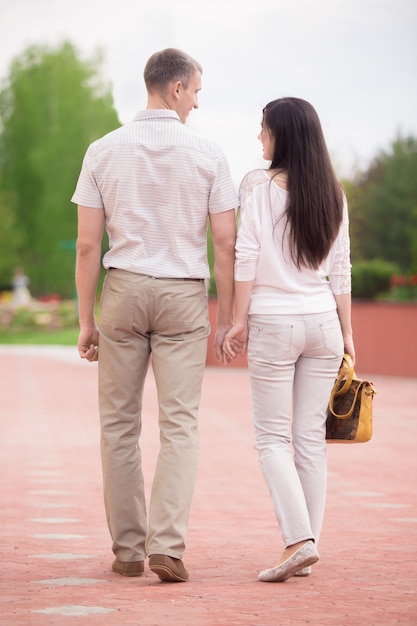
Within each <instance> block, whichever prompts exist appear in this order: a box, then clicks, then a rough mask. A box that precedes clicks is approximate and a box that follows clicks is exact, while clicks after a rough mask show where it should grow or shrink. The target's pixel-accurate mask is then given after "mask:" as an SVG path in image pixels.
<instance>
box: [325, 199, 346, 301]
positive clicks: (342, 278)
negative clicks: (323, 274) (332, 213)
mask: <svg viewBox="0 0 417 626" xmlns="http://www.w3.org/2000/svg"><path fill="white" fill-rule="evenodd" d="M334 246H335V250H334V261H333V265H332V268H331V270H330V273H329V282H330V287H331V289H332V291H333V293H334V294H335V295H342V294H344V293H350V291H351V288H352V284H351V282H352V281H351V269H352V265H351V262H350V238H349V214H348V208H347V202H346V198H345V201H344V205H343V221H342V225H341V227H340V231H339V234H338V236H337V239H336V242H335V244H334Z"/></svg>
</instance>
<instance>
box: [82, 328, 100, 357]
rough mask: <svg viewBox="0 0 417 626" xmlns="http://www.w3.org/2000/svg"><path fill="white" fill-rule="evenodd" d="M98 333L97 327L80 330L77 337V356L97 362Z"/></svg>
mask: <svg viewBox="0 0 417 626" xmlns="http://www.w3.org/2000/svg"><path fill="white" fill-rule="evenodd" d="M98 346H99V331H98V328H97V327H93V328H81V330H80V333H79V335H78V343H77V348H78V354H79V355H80V357H81V358H82V359H87V361H98Z"/></svg>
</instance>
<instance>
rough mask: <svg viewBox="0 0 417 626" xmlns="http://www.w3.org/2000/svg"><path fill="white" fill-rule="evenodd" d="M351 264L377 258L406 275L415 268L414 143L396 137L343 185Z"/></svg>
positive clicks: (416, 189) (416, 147) (416, 156)
mask: <svg viewBox="0 0 417 626" xmlns="http://www.w3.org/2000/svg"><path fill="white" fill-rule="evenodd" d="M346 193H347V197H348V202H349V207H350V219H351V236H352V259H353V260H354V261H355V260H362V259H375V258H380V259H384V260H386V261H390V262H392V263H395V264H397V265H398V266H399V268H400V269H401V271H402V272H405V273H407V272H410V271H412V269H413V267H415V265H416V263H417V139H415V138H413V137H407V138H402V137H398V138H397V139H396V140H395V141H394V142H393V144H392V146H391V150H390V151H389V152H387V153H386V152H381V153H380V154H379V155H378V156H377V158H376V159H375V160H374V162H373V163H372V164H371V167H370V168H369V169H368V171H367V172H365V173H364V174H362V175H359V176H358V179H357V181H355V182H354V183H351V184H347V185H346Z"/></svg>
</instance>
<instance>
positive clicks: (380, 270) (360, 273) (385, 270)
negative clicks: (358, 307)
mask: <svg viewBox="0 0 417 626" xmlns="http://www.w3.org/2000/svg"><path fill="white" fill-rule="evenodd" d="M397 273H398V266H397V265H396V264H395V263H390V262H389V261H383V260H381V259H374V260H372V261H360V262H358V263H354V264H353V266H352V297H353V298H366V299H369V300H374V299H375V298H377V296H381V295H382V294H385V293H387V292H388V291H389V289H390V286H391V277H392V276H393V275H395V274H397Z"/></svg>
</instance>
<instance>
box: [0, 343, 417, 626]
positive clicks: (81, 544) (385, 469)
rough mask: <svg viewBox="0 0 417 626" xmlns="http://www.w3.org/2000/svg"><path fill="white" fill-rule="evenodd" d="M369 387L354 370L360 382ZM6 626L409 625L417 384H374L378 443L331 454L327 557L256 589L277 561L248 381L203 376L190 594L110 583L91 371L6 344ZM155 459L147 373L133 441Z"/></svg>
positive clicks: (234, 375) (333, 449)
mask: <svg viewBox="0 0 417 626" xmlns="http://www.w3.org/2000/svg"><path fill="white" fill-rule="evenodd" d="M359 373H360V374H363V372H359ZM0 380H1V400H0V414H1V439H0V472H1V477H2V492H3V493H2V507H1V518H0V519H1V574H0V577H1V582H0V593H1V597H0V624H1V625H2V626H3V625H5V626H12V625H13V626H14V625H16V626H27V625H30V626H32V625H33V626H38V625H39V626H48V625H50V624H53V625H58V626H67V625H71V626H72V625H74V626H90V625H92V626H94V625H99V626H116V625H117V626H120V625H122V624H136V625H139V624H140V625H143V626H151V625H152V626H165V625H169V626H200V625H201V626H247V625H248V626H249V625H250V626H272V625H278V624H279V625H284V626H287V625H288V626H289V625H303V624H306V625H307V624H309V625H320V626H323V625H332V626H333V625H335V626H351V625H361V626H362V625H363V624H369V625H371V626H380V625H381V626H382V625H383V626H389V625H394V624H417V595H416V590H417V573H416V570H417V564H416V561H417V558H416V557H417V495H416V478H417V452H416V443H417V420H416V417H417V412H416V406H417V380H416V379H400V378H390V377H383V376H375V377H373V380H374V384H375V386H376V387H377V389H378V395H377V396H376V397H375V401H374V437H373V440H372V441H371V442H370V443H367V444H358V445H351V446H349V445H345V446H343V445H331V446H329V449H328V455H329V490H328V505H327V513H326V519H325V525H324V530H323V536H322V540H321V542H320V553H321V560H320V562H319V563H318V564H317V565H316V566H314V570H313V575H312V576H310V577H308V578H291V579H289V580H288V581H286V582H285V583H277V584H264V583H259V582H258V581H257V574H258V571H259V570H261V569H263V568H265V567H267V566H270V565H272V564H273V562H274V559H275V557H276V556H277V555H278V554H279V552H280V549H281V542H280V539H279V534H278V530H277V525H276V522H275V519H274V515H273V513H272V507H271V502H270V498H269V494H268V493H267V491H266V487H265V485H264V482H263V478H262V476H261V473H260V469H259V467H258V462H257V458H256V453H255V450H254V448H253V434H252V425H251V418H250V394H249V386H248V375H247V371H246V370H245V369H241V368H230V367H228V368H207V372H206V376H205V382H204V390H203V397H202V402H201V411H200V425H201V462H200V470H199V476H198V483H197V489H196V493H195V498H194V502H193V509H192V515H191V523H190V529H189V533H188V542H187V550H186V553H185V557H184V561H185V564H186V566H187V568H188V569H189V571H190V581H189V582H188V583H185V584H170V583H161V582H160V581H159V579H158V578H157V577H156V576H155V575H154V574H152V572H150V571H149V569H148V568H146V572H145V575H144V576H143V577H142V578H130V579H129V578H125V577H121V576H118V575H117V574H113V573H112V572H111V571H110V565H111V562H112V553H111V551H110V540H109V536H108V532H107V527H106V523H105V519H104V511H103V504H102V493H101V474H100V461H99V449H98V436H99V431H98V419H97V399H96V365H95V364H89V363H85V362H83V361H81V360H80V359H79V358H78V356H77V354H76V352H75V350H73V349H68V348H30V347H27V348H23V347H22V348H18V347H10V348H9V347H7V346H0ZM142 447H143V456H144V466H145V471H146V478H147V488H148V490H149V487H150V481H151V478H152V473H153V467H154V463H155V456H156V454H157V449H158V433H157V426H156V398H155V387H154V381H153V378H152V373H151V372H150V373H149V377H148V380H147V384H146V389H145V402H144V428H143V435H142Z"/></svg>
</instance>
